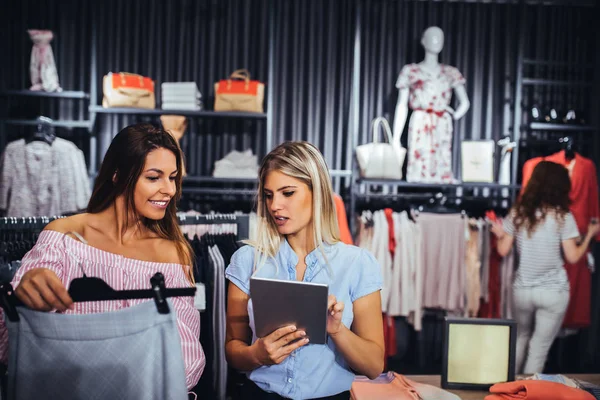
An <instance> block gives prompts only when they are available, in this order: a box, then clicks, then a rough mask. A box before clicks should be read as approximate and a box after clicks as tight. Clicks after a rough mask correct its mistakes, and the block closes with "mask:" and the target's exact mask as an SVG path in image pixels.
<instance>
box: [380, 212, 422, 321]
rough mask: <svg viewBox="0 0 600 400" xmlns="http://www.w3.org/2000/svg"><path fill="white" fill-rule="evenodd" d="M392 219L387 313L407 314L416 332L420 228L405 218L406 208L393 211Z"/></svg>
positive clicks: (419, 297)
mask: <svg viewBox="0 0 600 400" xmlns="http://www.w3.org/2000/svg"><path fill="white" fill-rule="evenodd" d="M393 218H394V227H395V237H396V240H395V242H396V251H395V255H394V261H393V268H392V289H391V294H390V302H389V306H388V312H389V314H390V315H392V316H394V317H399V316H403V317H407V318H408V320H409V322H411V323H413V324H414V329H415V331H420V330H421V319H422V301H421V300H422V298H423V290H422V289H423V265H422V261H421V260H422V254H423V249H422V246H421V234H420V228H419V226H418V224H415V223H413V222H411V221H410V220H409V219H408V213H407V212H406V211H403V212H401V213H394V215H393Z"/></svg>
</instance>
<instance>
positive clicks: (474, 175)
mask: <svg viewBox="0 0 600 400" xmlns="http://www.w3.org/2000/svg"><path fill="white" fill-rule="evenodd" d="M460 147H461V155H460V158H461V167H462V168H461V169H462V181H463V182H486V183H492V182H494V150H495V148H496V143H495V142H494V141H493V140H463V141H462V142H461V144H460Z"/></svg>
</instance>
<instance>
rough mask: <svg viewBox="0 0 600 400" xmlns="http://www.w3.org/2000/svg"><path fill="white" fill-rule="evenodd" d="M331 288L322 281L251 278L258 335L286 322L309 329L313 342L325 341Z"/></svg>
mask: <svg viewBox="0 0 600 400" xmlns="http://www.w3.org/2000/svg"><path fill="white" fill-rule="evenodd" d="M328 291H329V290H328V287H327V285H326V284H321V283H312V282H300V281H284V280H277V279H267V278H256V277H253V278H251V279H250V298H251V299H252V306H253V309H254V327H255V333H256V336H257V337H259V338H262V337H264V336H267V335H269V334H270V333H272V332H273V331H275V330H277V329H279V328H281V327H284V326H286V325H295V326H296V327H297V328H298V330H303V331H305V332H306V336H307V337H308V338H309V339H310V343H313V344H325V342H326V340H327V328H326V327H327V295H328Z"/></svg>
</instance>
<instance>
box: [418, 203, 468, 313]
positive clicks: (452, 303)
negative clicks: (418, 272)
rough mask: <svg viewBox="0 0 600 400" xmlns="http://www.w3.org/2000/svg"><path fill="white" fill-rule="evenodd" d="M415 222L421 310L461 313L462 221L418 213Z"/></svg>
mask: <svg viewBox="0 0 600 400" xmlns="http://www.w3.org/2000/svg"><path fill="white" fill-rule="evenodd" d="M417 223H418V224H419V225H420V226H421V232H422V237H423V274H424V276H423V283H424V286H423V307H426V308H441V309H443V310H448V311H462V310H464V308H465V306H466V304H465V303H466V302H465V292H466V274H465V249H466V238H465V224H466V219H464V218H462V216H461V215H460V214H434V213H421V214H420V215H419V217H418V221H417Z"/></svg>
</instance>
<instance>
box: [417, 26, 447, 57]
mask: <svg viewBox="0 0 600 400" xmlns="http://www.w3.org/2000/svg"><path fill="white" fill-rule="evenodd" d="M421 44H422V45H423V48H424V49H425V52H426V53H434V54H439V53H440V52H441V51H442V48H444V31H442V30H441V29H440V28H438V27H437V26H430V27H429V28H427V29H425V32H423V37H422V38H421Z"/></svg>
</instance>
